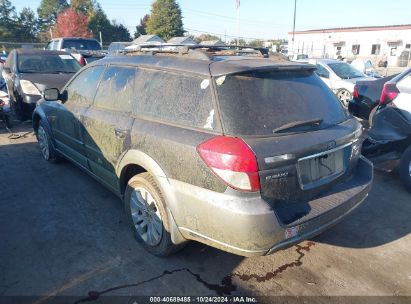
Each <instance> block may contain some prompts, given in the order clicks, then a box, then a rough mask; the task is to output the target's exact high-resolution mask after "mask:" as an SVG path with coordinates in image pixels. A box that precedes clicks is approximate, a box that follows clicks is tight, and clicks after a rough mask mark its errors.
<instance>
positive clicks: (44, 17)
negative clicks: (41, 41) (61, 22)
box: [37, 0, 69, 30]
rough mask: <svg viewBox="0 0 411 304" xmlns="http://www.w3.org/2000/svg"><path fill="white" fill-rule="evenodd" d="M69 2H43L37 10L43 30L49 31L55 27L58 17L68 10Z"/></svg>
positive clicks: (64, 0)
mask: <svg viewBox="0 0 411 304" xmlns="http://www.w3.org/2000/svg"><path fill="white" fill-rule="evenodd" d="M68 6H69V5H68V3H67V0H41V2H40V5H39V7H38V8H37V14H38V15H39V19H40V21H41V28H42V29H43V30H47V29H48V28H49V27H50V26H52V25H54V24H55V23H56V20H57V15H58V14H59V13H60V12H61V11H63V10H64V9H66V8H68Z"/></svg>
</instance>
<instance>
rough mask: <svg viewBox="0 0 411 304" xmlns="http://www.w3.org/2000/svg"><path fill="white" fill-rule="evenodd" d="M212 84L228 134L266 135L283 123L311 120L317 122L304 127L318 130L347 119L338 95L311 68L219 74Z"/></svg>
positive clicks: (276, 129) (273, 132)
mask: <svg viewBox="0 0 411 304" xmlns="http://www.w3.org/2000/svg"><path fill="white" fill-rule="evenodd" d="M216 84H217V92H218V98H219V102H220V109H221V116H222V120H223V124H224V128H225V132H226V133H228V134H231V135H260V136H261V135H263V136H268V135H273V134H275V133H278V132H277V131H278V129H279V128H281V127H283V126H284V125H287V124H291V123H294V122H307V121H311V120H313V121H320V123H318V124H317V125H315V124H307V127H306V128H305V129H304V131H309V130H310V128H311V130H314V129H316V130H318V129H323V128H326V127H329V126H331V125H335V124H338V123H340V122H342V121H344V120H346V119H347V114H346V112H345V111H344V109H343V108H342V106H341V104H340V102H339V101H338V99H337V98H336V97H335V95H334V94H333V93H332V91H331V90H330V89H329V88H328V87H327V86H326V85H325V84H324V82H323V81H322V80H321V79H320V78H319V77H318V76H316V75H314V74H313V71H311V70H306V71H281V72H280V71H278V72H253V73H245V74H239V75H234V76H222V77H219V78H217V79H216ZM289 132H295V130H294V129H292V130H290V131H289ZM282 133H286V132H282Z"/></svg>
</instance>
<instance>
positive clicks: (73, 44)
mask: <svg viewBox="0 0 411 304" xmlns="http://www.w3.org/2000/svg"><path fill="white" fill-rule="evenodd" d="M62 48H63V49H75V50H87V51H89V50H90V51H97V50H101V46H100V43H98V42H97V41H96V40H81V39H73V40H71V39H65V40H63V46H62Z"/></svg>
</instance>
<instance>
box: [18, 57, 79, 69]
mask: <svg viewBox="0 0 411 304" xmlns="http://www.w3.org/2000/svg"><path fill="white" fill-rule="evenodd" d="M80 68H81V65H80V64H79V63H78V61H77V60H76V59H74V57H73V56H71V55H69V54H61V55H57V54H53V55H50V54H41V55H19V56H18V70H19V72H20V73H76V72H77V71H78V70H80Z"/></svg>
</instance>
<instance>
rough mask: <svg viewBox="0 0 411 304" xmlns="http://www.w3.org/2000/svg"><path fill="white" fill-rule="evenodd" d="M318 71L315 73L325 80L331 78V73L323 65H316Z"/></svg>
mask: <svg viewBox="0 0 411 304" xmlns="http://www.w3.org/2000/svg"><path fill="white" fill-rule="evenodd" d="M315 66H316V67H317V70H316V71H315V73H316V74H317V75H318V76H320V77H323V78H330V72H328V71H327V69H326V68H324V67H323V66H322V65H321V64H316V65H315Z"/></svg>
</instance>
